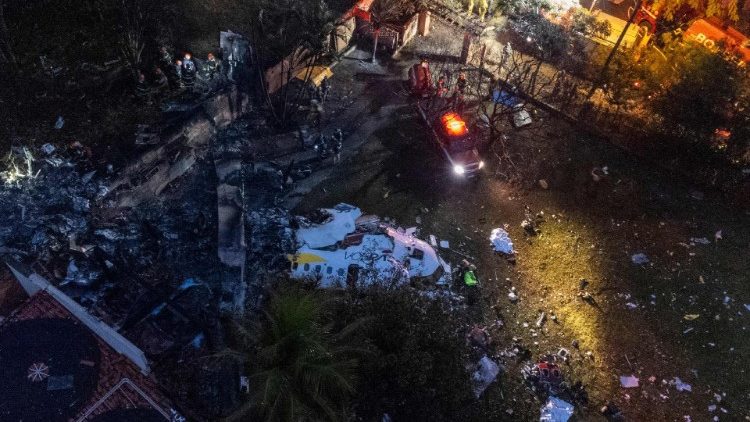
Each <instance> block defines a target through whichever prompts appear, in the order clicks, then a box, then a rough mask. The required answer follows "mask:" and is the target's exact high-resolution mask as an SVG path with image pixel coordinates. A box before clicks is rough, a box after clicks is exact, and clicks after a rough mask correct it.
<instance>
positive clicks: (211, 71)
mask: <svg viewBox="0 0 750 422" xmlns="http://www.w3.org/2000/svg"><path fill="white" fill-rule="evenodd" d="M203 70H204V73H205V75H206V79H208V80H209V81H210V80H213V78H214V76H216V72H218V70H219V63H218V62H217V61H216V57H214V54H213V53H208V57H207V58H206V62H205V63H203Z"/></svg>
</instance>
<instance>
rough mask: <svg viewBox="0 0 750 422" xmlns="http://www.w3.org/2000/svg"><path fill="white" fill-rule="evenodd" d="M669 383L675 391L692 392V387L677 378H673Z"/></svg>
mask: <svg viewBox="0 0 750 422" xmlns="http://www.w3.org/2000/svg"><path fill="white" fill-rule="evenodd" d="M669 383H670V384H672V385H674V386H675V388H676V389H677V391H693V387H692V386H691V385H690V384H688V383H685V382H683V381H682V380H681V379H680V378H679V377H674V379H673V380H672V381H670V382H669Z"/></svg>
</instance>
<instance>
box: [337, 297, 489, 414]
mask: <svg viewBox="0 0 750 422" xmlns="http://www.w3.org/2000/svg"><path fill="white" fill-rule="evenodd" d="M339 305H340V306H339V311H338V314H339V315H341V316H340V317H339V319H341V320H343V321H347V320H356V319H358V318H363V317H367V318H369V320H370V322H369V324H368V328H369V329H368V339H369V342H370V344H371V345H372V347H374V348H375V350H376V352H375V355H374V356H373V357H372V358H369V359H366V360H363V362H362V369H361V373H362V377H361V383H360V385H359V387H358V393H357V396H356V400H355V410H356V413H357V417H359V418H361V420H380V418H381V417H382V415H383V414H384V413H388V414H390V415H391V417H392V418H393V419H394V420H399V421H400V420H404V421H416V420H420V421H454V420H461V419H464V420H465V419H467V414H466V412H469V409H468V408H467V407H469V406H468V405H469V404H470V403H472V401H473V399H474V398H473V395H472V389H471V384H470V375H469V374H468V372H467V370H466V367H465V365H466V364H467V363H468V362H469V361H470V359H469V357H468V351H467V348H466V346H465V343H464V342H465V340H464V327H465V325H466V324H467V322H466V321H465V316H464V315H463V314H462V312H461V311H458V312H455V311H452V310H451V309H450V304H449V303H448V300H442V299H440V298H427V297H425V296H424V295H422V294H420V292H417V291H414V290H412V289H410V288H408V287H403V288H400V289H395V290H389V289H384V288H380V287H372V288H368V289H366V290H364V291H361V290H360V291H356V292H353V294H352V296H351V297H349V299H348V300H345V301H343V302H340V303H339Z"/></svg>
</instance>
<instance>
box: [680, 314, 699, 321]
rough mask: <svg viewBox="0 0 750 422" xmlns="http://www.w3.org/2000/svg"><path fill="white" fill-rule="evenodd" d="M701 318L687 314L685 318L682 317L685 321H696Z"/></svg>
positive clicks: (697, 315)
mask: <svg viewBox="0 0 750 422" xmlns="http://www.w3.org/2000/svg"><path fill="white" fill-rule="evenodd" d="M700 316H701V315H700V314H687V315H685V316H684V317H682V319H684V320H685V321H692V320H694V319H698V317H700Z"/></svg>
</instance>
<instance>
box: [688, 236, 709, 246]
mask: <svg viewBox="0 0 750 422" xmlns="http://www.w3.org/2000/svg"><path fill="white" fill-rule="evenodd" d="M690 242H692V243H696V244H700V245H708V244H709V243H711V241H710V240H708V239H706V238H705V237H691V238H690Z"/></svg>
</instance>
